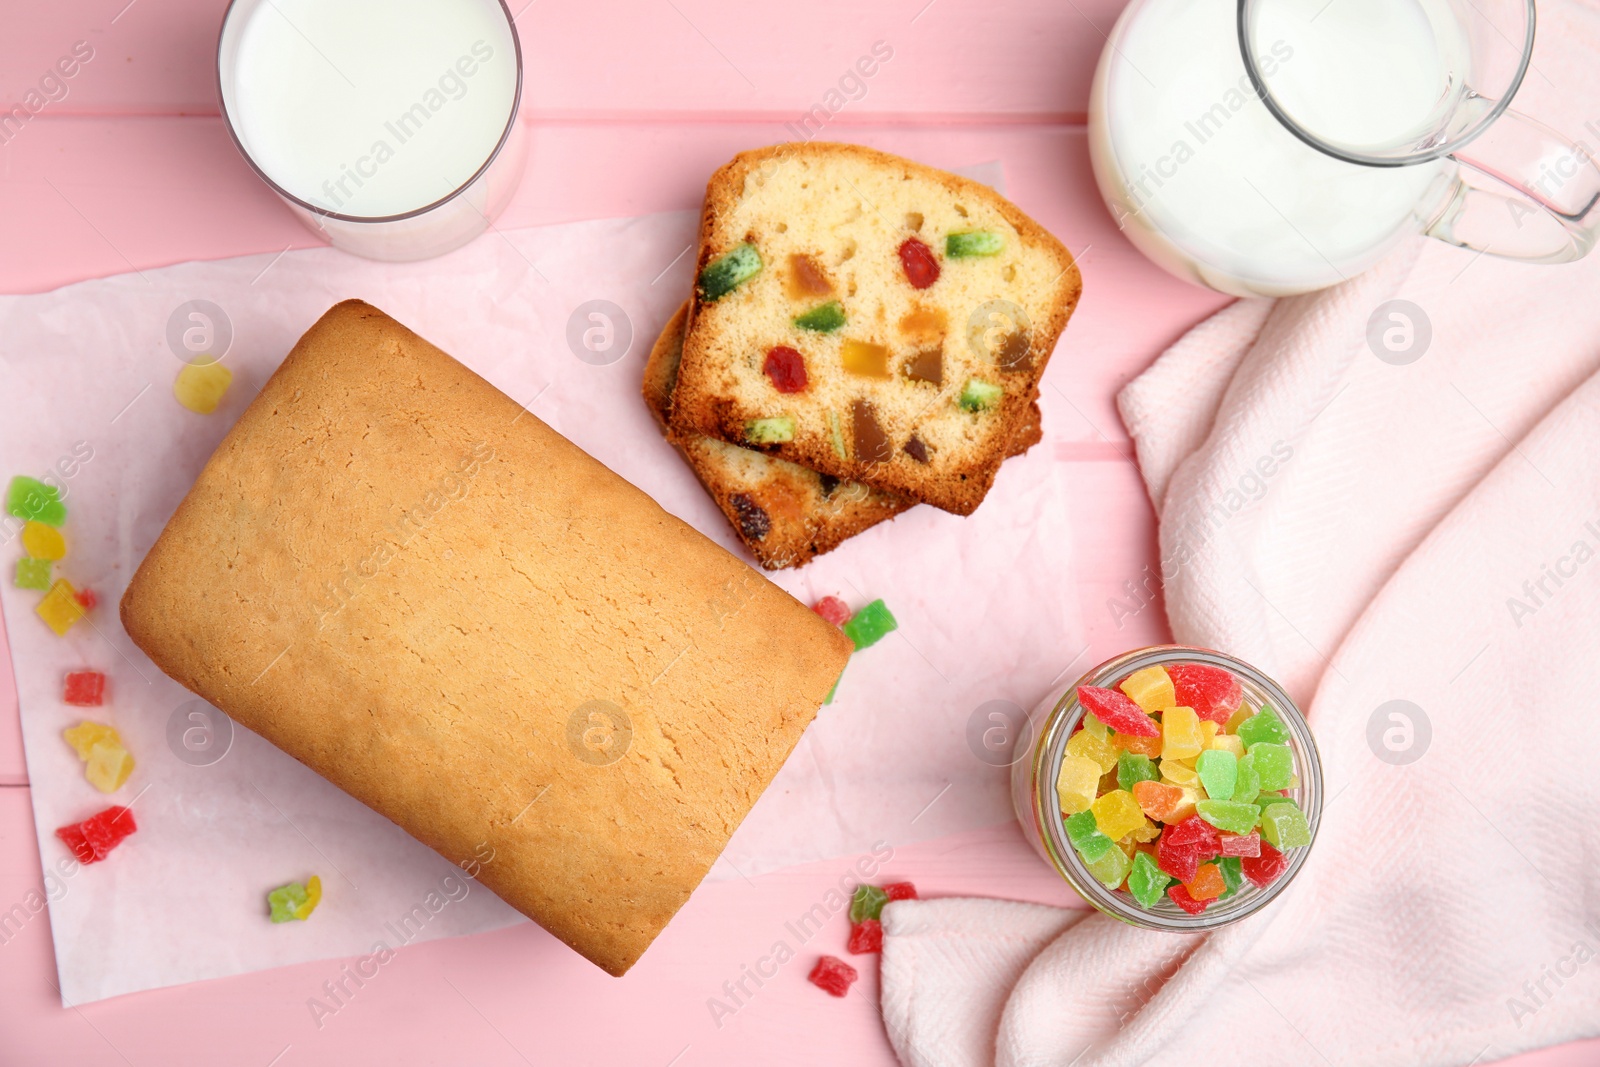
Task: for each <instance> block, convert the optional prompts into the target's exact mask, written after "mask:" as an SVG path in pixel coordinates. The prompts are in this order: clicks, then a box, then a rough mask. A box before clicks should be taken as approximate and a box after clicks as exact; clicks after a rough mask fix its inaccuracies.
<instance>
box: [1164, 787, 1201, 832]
mask: <svg viewBox="0 0 1600 1067" xmlns="http://www.w3.org/2000/svg"><path fill="white" fill-rule="evenodd" d="M1182 789H1183V799H1182V800H1180V801H1178V804H1177V806H1176V807H1174V808H1173V809H1172V811H1171V812H1169V813H1168V815H1167V817H1166V819H1165V820H1164V821H1165V822H1168V823H1175V822H1182V821H1183V820H1185V819H1187V818H1188V817H1189V816H1191V815H1193V814H1194V813H1195V804H1197V803H1198V802H1199V800H1200V793H1199V789H1200V785H1199V782H1198V780H1196V783H1195V785H1194V786H1192V787H1190V786H1183V787H1182Z"/></svg>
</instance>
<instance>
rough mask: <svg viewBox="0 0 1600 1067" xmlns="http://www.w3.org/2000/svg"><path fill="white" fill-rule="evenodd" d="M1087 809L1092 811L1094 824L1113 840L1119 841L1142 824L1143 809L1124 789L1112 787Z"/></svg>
mask: <svg viewBox="0 0 1600 1067" xmlns="http://www.w3.org/2000/svg"><path fill="white" fill-rule="evenodd" d="M1089 810H1090V811H1092V812H1094V824H1095V826H1096V827H1098V828H1099V830H1100V832H1101V833H1103V834H1105V835H1106V836H1107V837H1109V838H1111V840H1113V841H1120V840H1122V839H1123V838H1124V837H1127V836H1128V835H1129V834H1131V833H1133V831H1135V830H1137V829H1138V828H1139V827H1141V826H1143V825H1144V821H1145V820H1144V809H1143V808H1141V807H1139V802H1138V801H1137V800H1134V799H1133V794H1132V793H1130V792H1128V791H1127V790H1126V789H1113V790H1112V791H1111V792H1109V793H1107V794H1106V795H1105V796H1103V797H1100V798H1099V799H1098V800H1096V801H1095V802H1094V803H1093V804H1091V805H1089Z"/></svg>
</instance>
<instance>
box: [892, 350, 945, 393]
mask: <svg viewBox="0 0 1600 1067" xmlns="http://www.w3.org/2000/svg"><path fill="white" fill-rule="evenodd" d="M900 373H901V374H904V375H905V376H906V377H907V378H909V379H910V380H911V381H914V382H927V383H928V384H929V385H943V384H944V349H942V348H924V349H922V350H921V351H920V352H917V353H915V354H914V355H912V356H909V357H908V358H907V359H906V361H905V362H904V363H903V364H901V365H900Z"/></svg>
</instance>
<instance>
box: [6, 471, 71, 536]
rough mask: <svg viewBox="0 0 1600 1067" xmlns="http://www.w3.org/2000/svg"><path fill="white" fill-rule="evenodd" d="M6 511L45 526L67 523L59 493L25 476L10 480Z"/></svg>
mask: <svg viewBox="0 0 1600 1067" xmlns="http://www.w3.org/2000/svg"><path fill="white" fill-rule="evenodd" d="M6 510H7V511H9V512H10V513H11V514H13V515H15V516H16V517H17V518H19V519H33V520H34V521H36V522H42V523H44V524H45V525H46V526H60V525H61V524H62V523H64V522H66V521H67V506H66V505H65V504H63V503H62V502H61V493H60V491H58V490H57V489H56V487H55V486H53V485H45V484H44V483H43V482H41V481H40V480H39V479H37V478H29V477H28V476H27V475H25V474H19V475H17V476H16V477H15V478H12V479H11V485H10V486H9V487H7V489H6Z"/></svg>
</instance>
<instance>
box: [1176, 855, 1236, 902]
mask: <svg viewBox="0 0 1600 1067" xmlns="http://www.w3.org/2000/svg"><path fill="white" fill-rule="evenodd" d="M1184 888H1185V889H1187V890H1188V891H1189V895H1190V896H1191V897H1193V898H1194V899H1195V900H1216V899H1217V898H1218V897H1220V896H1221V895H1222V891H1223V890H1224V889H1227V888H1228V883H1227V882H1226V881H1224V880H1223V877H1222V872H1221V871H1220V870H1218V869H1217V865H1216V864H1215V863H1202V864H1201V865H1200V868H1199V869H1198V870H1197V871H1195V874H1194V877H1193V878H1191V879H1189V881H1188V882H1186V883H1185V884H1184Z"/></svg>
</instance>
